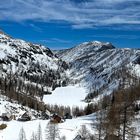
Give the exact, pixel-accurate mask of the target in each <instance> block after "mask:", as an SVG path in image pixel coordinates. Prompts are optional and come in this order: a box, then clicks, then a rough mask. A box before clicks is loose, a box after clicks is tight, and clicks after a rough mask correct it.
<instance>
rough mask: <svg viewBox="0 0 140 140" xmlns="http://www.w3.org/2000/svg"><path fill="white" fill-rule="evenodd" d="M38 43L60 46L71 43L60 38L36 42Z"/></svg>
mask: <svg viewBox="0 0 140 140" xmlns="http://www.w3.org/2000/svg"><path fill="white" fill-rule="evenodd" d="M38 41H39V42H42V43H60V44H68V43H71V42H72V41H70V40H64V39H60V38H50V39H43V40H38Z"/></svg>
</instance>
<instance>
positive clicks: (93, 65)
mask: <svg viewBox="0 0 140 140" xmlns="http://www.w3.org/2000/svg"><path fill="white" fill-rule="evenodd" d="M54 52H55V54H56V55H57V56H58V57H59V58H61V59H62V60H64V61H66V62H67V63H68V64H69V66H70V71H69V73H70V76H69V77H70V78H71V80H70V81H71V82H72V83H73V82H74V83H75V84H80V85H82V86H85V87H86V88H87V89H88V91H89V93H90V92H92V93H93V92H94V91H96V93H97V92H98V94H97V95H99V93H100V94H102V93H106V94H110V93H112V91H113V90H115V89H118V88H119V87H120V86H121V81H122V80H123V78H124V77H123V76H124V72H123V71H124V68H125V69H126V70H127V71H129V73H130V74H132V73H133V74H135V76H136V75H140V50H139V49H129V48H123V49H122V48H115V47H114V46H113V45H112V44H111V43H108V42H107V43H102V42H99V41H93V42H85V43H82V44H80V45H78V46H76V47H73V48H70V49H66V50H60V51H54ZM122 77H123V78H122ZM126 78H127V77H126ZM96 93H95V96H96Z"/></svg>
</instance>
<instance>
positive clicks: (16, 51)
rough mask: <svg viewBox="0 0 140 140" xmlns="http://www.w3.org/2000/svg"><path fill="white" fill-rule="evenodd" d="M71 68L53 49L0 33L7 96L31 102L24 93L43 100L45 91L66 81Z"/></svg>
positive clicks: (0, 77)
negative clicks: (67, 71) (67, 70)
mask: <svg viewBox="0 0 140 140" xmlns="http://www.w3.org/2000/svg"><path fill="white" fill-rule="evenodd" d="M67 67H68V66H67V64H66V63H65V62H64V61H62V60H60V59H59V58H58V57H56V56H55V55H54V54H53V53H52V51H51V50H50V49H49V48H47V47H44V46H42V45H37V44H32V43H29V42H26V41H23V40H20V39H14V38H12V37H10V36H8V35H6V34H5V33H3V32H2V31H1V32H0V91H1V93H2V94H3V95H5V94H6V96H8V97H10V98H12V99H13V98H14V99H16V100H20V103H22V104H23V105H26V104H28V103H29V104H30V102H28V101H27V100H26V99H20V98H23V96H25V98H26V97H28V99H29V100H31V99H33V100H34V99H35V100H38V101H41V100H42V98H43V95H44V94H50V93H51V91H52V90H54V89H55V88H56V87H58V86H61V85H63V83H65V84H66V82H65V81H66V74H65V70H66V69H67ZM19 95H20V97H19ZM21 96H22V97H21ZM25 100H26V101H25ZM30 106H33V105H30Z"/></svg>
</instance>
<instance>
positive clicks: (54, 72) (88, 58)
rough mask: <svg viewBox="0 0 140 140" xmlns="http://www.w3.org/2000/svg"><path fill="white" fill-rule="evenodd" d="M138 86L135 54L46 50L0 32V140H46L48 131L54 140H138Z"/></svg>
mask: <svg viewBox="0 0 140 140" xmlns="http://www.w3.org/2000/svg"><path fill="white" fill-rule="evenodd" d="M139 81H140V49H130V48H116V47H115V46H114V45H113V44H111V43H109V42H99V41H91V42H84V43H82V44H80V45H77V46H75V47H72V48H70V49H63V50H50V49H49V48H48V47H46V46H42V45H39V44H33V43H30V42H26V41H24V40H21V39H14V38H12V37H11V36H9V35H7V34H6V33H4V32H3V31H0V119H1V120H0V140H24V138H25V137H26V138H25V139H26V140H45V138H46V135H49V134H48V133H49V131H51V130H50V129H53V130H54V129H55V130H56V131H57V129H58V130H59V131H58V132H59V136H58V132H57V133H56V134H55V136H56V139H66V140H96V139H99V140H102V139H104V140H120V139H122V138H123V137H124V135H125V137H127V139H128V140H133V139H137V140H139V139H140V136H139V132H140V123H139V118H140V115H139V110H140V106H139V101H140V93H139V91H140V82H139ZM117 109H118V110H119V111H120V112H121V110H123V111H122V112H123V113H120V114H119V113H118V112H117V113H116V112H115V113H116V114H115V113H113V110H117ZM112 114H113V115H112ZM132 114H133V115H132ZM118 118H119V119H118ZM115 121H116V123H115ZM50 123H51V124H55V126H54V127H55V128H52V127H50V126H48V127H46V125H48V124H50ZM114 123H115V125H114ZM56 124H57V125H56ZM128 124H129V125H128ZM2 125H5V128H3V126H2ZM56 126H57V127H58V128H57V127H56ZM101 126H102V127H101ZM107 126H108V127H107ZM127 126H129V128H130V129H128V127H127ZM102 128H103V129H102ZM46 129H47V130H46ZM13 130H14V131H15V132H16V133H14V134H13ZM111 130H112V131H111ZM118 130H120V131H118ZM44 131H45V132H44ZM124 131H125V132H126V133H124ZM105 132H107V133H105ZM21 136H23V137H21ZM132 136H133V137H134V138H132ZM84 137H85V139H84ZM22 138H23V139H22ZM48 140H49V139H48ZM50 140H51V139H50ZM123 140H124V139H123Z"/></svg>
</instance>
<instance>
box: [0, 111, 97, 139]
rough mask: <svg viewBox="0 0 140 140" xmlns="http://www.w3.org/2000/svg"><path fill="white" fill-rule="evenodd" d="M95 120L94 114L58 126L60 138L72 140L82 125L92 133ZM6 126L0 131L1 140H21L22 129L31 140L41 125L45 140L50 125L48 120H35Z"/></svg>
mask: <svg viewBox="0 0 140 140" xmlns="http://www.w3.org/2000/svg"><path fill="white" fill-rule="evenodd" d="M93 119H95V115H94V114H92V115H89V116H84V117H80V118H75V119H70V120H66V122H64V123H61V124H59V125H58V129H59V131H60V136H61V137H62V136H66V140H72V139H74V138H75V136H76V135H77V134H78V130H79V129H80V128H81V125H85V124H86V126H87V128H88V130H89V131H91V122H92V120H93ZM0 123H2V122H1V121H0ZM6 124H7V128H6V129H4V130H2V131H0V140H19V139H18V138H19V132H20V129H21V128H22V127H23V129H24V131H25V134H26V138H27V140H30V139H31V136H32V133H33V132H34V133H36V132H37V130H38V125H39V124H40V125H41V129H42V137H43V140H45V128H46V125H47V124H48V120H34V121H29V122H18V121H10V122H6Z"/></svg>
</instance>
